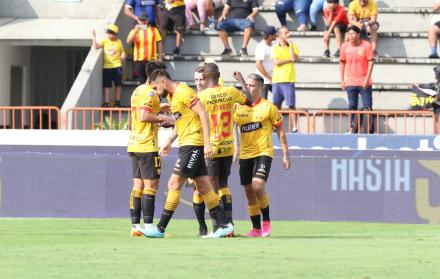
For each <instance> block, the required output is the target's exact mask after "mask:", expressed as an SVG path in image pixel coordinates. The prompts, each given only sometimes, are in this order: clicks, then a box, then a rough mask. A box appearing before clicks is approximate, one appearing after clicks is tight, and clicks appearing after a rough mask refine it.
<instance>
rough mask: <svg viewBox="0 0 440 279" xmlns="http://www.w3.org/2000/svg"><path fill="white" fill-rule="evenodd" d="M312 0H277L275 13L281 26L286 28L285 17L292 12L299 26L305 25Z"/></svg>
mask: <svg viewBox="0 0 440 279" xmlns="http://www.w3.org/2000/svg"><path fill="white" fill-rule="evenodd" d="M311 4H312V0H278V1H277V2H276V4H275V12H276V14H277V17H278V20H279V21H280V23H281V25H282V26H287V20H286V15H287V13H288V12H289V11H291V10H294V11H295V16H296V19H297V21H298V23H299V24H300V25H303V24H304V25H305V24H307V20H308V15H309V8H310V5H311Z"/></svg>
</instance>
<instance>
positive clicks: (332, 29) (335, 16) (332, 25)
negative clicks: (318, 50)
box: [324, 0, 348, 57]
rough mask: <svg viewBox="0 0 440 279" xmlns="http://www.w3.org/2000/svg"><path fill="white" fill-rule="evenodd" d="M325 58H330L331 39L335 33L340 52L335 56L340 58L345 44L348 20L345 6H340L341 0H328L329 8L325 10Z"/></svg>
mask: <svg viewBox="0 0 440 279" xmlns="http://www.w3.org/2000/svg"><path fill="white" fill-rule="evenodd" d="M324 21H325V31H324V47H325V51H324V57H330V38H331V34H332V33H334V34H335V37H336V42H337V44H338V50H337V51H336V52H335V53H334V55H333V56H335V57H339V52H340V49H341V46H342V44H343V42H344V38H343V37H344V35H345V32H346V31H347V26H348V18H347V14H346V13H345V9H344V7H343V6H341V5H339V0H327V6H326V7H325V8H324Z"/></svg>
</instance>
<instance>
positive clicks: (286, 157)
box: [275, 125, 290, 170]
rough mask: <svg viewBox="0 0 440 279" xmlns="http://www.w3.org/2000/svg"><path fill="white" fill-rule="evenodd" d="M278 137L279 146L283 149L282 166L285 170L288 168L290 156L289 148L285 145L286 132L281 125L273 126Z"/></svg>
mask: <svg viewBox="0 0 440 279" xmlns="http://www.w3.org/2000/svg"><path fill="white" fill-rule="evenodd" d="M275 128H276V131H277V135H278V139H279V140H280V143H281V148H282V149H283V167H284V169H285V170H288V169H289V168H290V158H289V149H288V146H287V137H286V132H285V131H284V128H283V125H277V126H275Z"/></svg>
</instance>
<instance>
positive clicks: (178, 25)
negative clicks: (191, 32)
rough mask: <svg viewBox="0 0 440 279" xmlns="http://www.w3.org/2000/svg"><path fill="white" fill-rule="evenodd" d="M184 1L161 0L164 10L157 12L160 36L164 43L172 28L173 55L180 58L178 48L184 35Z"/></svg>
mask: <svg viewBox="0 0 440 279" xmlns="http://www.w3.org/2000/svg"><path fill="white" fill-rule="evenodd" d="M183 1H184V0H163V2H164V3H165V8H162V9H160V10H159V22H160V27H159V29H160V34H161V35H162V40H163V41H164V42H165V38H166V36H167V32H168V31H171V30H172V29H173V27H174V30H175V31H176V47H175V48H174V50H173V55H175V56H180V55H181V52H180V46H181V44H182V41H183V34H184V33H185V3H184V2H183Z"/></svg>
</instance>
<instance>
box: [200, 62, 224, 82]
mask: <svg viewBox="0 0 440 279" xmlns="http://www.w3.org/2000/svg"><path fill="white" fill-rule="evenodd" d="M203 75H204V77H205V78H206V79H213V80H215V81H218V79H219V78H220V71H219V69H218V66H217V64H215V63H206V64H205V65H204V66H203Z"/></svg>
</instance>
